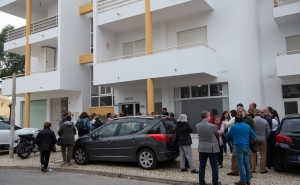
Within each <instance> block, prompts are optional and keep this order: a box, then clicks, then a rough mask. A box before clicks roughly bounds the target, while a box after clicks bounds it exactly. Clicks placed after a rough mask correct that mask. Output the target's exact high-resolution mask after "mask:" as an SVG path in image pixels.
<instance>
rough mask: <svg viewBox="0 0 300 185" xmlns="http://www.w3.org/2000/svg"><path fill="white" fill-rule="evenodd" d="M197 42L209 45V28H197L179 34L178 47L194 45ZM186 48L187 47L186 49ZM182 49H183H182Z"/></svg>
mask: <svg viewBox="0 0 300 185" xmlns="http://www.w3.org/2000/svg"><path fill="white" fill-rule="evenodd" d="M196 42H202V43H205V44H207V28H206V27H201V28H195V29H191V30H185V31H181V32H177V44H178V46H181V45H186V44H192V43H196ZM184 48H186V47H184ZM180 49H182V48H180Z"/></svg>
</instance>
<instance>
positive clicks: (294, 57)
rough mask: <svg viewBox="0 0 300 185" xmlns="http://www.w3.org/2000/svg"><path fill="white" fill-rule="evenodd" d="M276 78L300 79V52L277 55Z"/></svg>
mask: <svg viewBox="0 0 300 185" xmlns="http://www.w3.org/2000/svg"><path fill="white" fill-rule="evenodd" d="M276 63H277V76H278V77H279V78H281V79H287V78H295V77H297V78H299V77H300V71H299V68H300V50H294V51H287V52H282V53H278V54H277V57H276Z"/></svg>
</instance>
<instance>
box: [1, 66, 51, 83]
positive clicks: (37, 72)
mask: <svg viewBox="0 0 300 185" xmlns="http://www.w3.org/2000/svg"><path fill="white" fill-rule="evenodd" d="M56 70H57V68H49V69H45V70H40V71H33V72H30V73H29V74H30V75H31V74H40V73H47V72H52V71H56ZM22 76H25V74H18V75H16V77H22ZM9 78H12V76H5V77H2V80H7V79H9Z"/></svg>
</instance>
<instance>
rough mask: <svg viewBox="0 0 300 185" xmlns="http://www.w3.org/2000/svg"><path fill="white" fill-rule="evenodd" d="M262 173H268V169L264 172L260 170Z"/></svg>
mask: <svg viewBox="0 0 300 185" xmlns="http://www.w3.org/2000/svg"><path fill="white" fill-rule="evenodd" d="M260 173H261V174H264V173H268V170H265V171H264V172H260Z"/></svg>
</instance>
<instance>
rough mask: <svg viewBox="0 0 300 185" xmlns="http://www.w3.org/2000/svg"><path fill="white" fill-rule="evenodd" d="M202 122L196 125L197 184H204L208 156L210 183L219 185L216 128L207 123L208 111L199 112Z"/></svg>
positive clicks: (208, 118)
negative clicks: (198, 164) (210, 174)
mask: <svg viewBox="0 0 300 185" xmlns="http://www.w3.org/2000/svg"><path fill="white" fill-rule="evenodd" d="M201 118H202V122H201V123H198V124H197V125H196V129H197V133H198V137H199V144H198V151H199V161H200V169H199V184H200V185H205V184H206V183H205V167H206V162H207V159H208V158H209V161H210V165H211V169H212V184H213V185H221V184H222V183H221V182H218V181H219V171H218V152H219V151H220V149H219V144H218V139H217V138H218V137H219V135H218V130H217V128H216V126H215V125H214V124H211V123H209V120H210V113H209V112H208V111H203V112H202V113H201Z"/></svg>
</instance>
